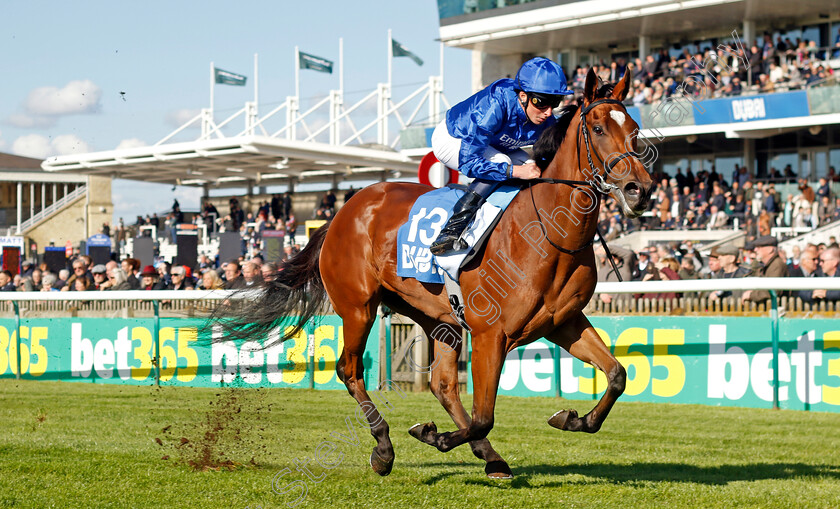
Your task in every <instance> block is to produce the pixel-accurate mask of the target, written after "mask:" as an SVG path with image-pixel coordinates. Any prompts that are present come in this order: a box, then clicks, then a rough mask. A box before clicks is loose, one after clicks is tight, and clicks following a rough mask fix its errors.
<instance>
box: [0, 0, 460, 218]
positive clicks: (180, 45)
mask: <svg viewBox="0 0 840 509" xmlns="http://www.w3.org/2000/svg"><path fill="white" fill-rule="evenodd" d="M2 11H3V13H2V16H0V41H2V46H0V51H2V55H3V57H2V60H0V68H2V73H3V79H2V80H0V83H2V84H0V95H1V96H2V97H3V100H2V101H0V151H2V152H9V153H15V154H19V155H26V156H30V157H39V158H45V157H47V156H51V155H59V154H68V153H73V152H87V151H100V150H111V149H114V148H117V147H118V146H120V145H121V144H122V146H139V145H144V144H145V145H151V144H154V143H156V142H157V141H159V140H160V139H162V138H163V137H164V136H166V135H167V134H169V133H170V132H172V131H173V130H174V129H175V128H176V127H178V126H179V125H180V124H179V120H184V119H189V115H190V114H191V113H196V112H197V111H198V110H199V109H200V108H204V107H208V106H209V102H210V98H209V95H210V92H209V88H210V85H209V76H210V71H209V67H210V62H211V61H212V62H215V64H216V66H217V67H219V68H222V69H225V70H228V71H232V72H236V73H239V74H244V75H246V76H248V78H249V81H248V86H246V87H232V86H223V85H217V86H216V89H215V93H216V98H215V101H216V110H217V111H218V112H219V113H218V115H217V119H218V118H219V117H220V116H222V115H224V114H225V113H228V114H229V113H231V112H233V111H235V110H237V109H239V108H241V107H242V106H243V105H244V103H245V101H250V100H252V99H253V87H252V83H253V81H252V80H253V60H254V53H258V54H259V62H260V63H259V78H260V80H259V81H260V82H259V88H260V102H261V105H262V106H263V108H261V110H262V112H265V111H267V108H268V107H273V105H275V104H276V103H279V102H281V101H283V100H284V99H285V97H286V96H289V95H294V46H295V45H297V46H299V47H300V49H301V51H304V52H307V53H311V54H314V55H317V56H320V57H324V58H327V59H330V60H333V61H334V62H335V63H336V66H337V64H338V39H339V37H343V39H344V69H345V71H344V76H345V90H346V91H347V92H348V95H349V92H352V91H371V90H374V89H375V87H376V84H377V83H379V82H385V81H386V80H387V58H386V55H387V53H386V51H387V31H388V29H389V28H390V29H392V30H393V37H394V39H396V40H398V41H399V42H400V43H402V44H403V45H404V46H405V47H406V48H408V49H409V50H411V51H412V52H414V53H415V54H417V55H418V56H420V57H421V58H422V59H423V60H424V61H425V64H424V65H423V66H422V67H420V66H417V65H416V64H415V63H414V62H412V61H411V60H410V59H408V58H397V59H395V60H394V71H393V73H394V79H393V84H394V86H395V87H398V86H400V85H405V86H407V85H408V84H418V85H417V86H419V84H420V83H423V82H426V81H427V80H428V77H429V76H430V75H436V74H438V71H439V68H440V62H439V43H438V42H437V41H436V39H437V37H438V35H439V33H438V29H439V20H438V15H437V2H435V1H433V0H415V1H399V0H391V1H384V0H373V1H370V0H366V1H364V2H346V1H337V0H309V1H306V2H289V1H277V0H275V1H273V2H268V1H263V2H257V1H240V2H235V3H234V2H218V1H201V2H198V1H190V2H186V1H185V2H172V1H169V2H157V1H146V2H135V3H115V2H104V1H85V2H59V1H48V2H4V5H3V9H2ZM444 61H445V71H444V84H445V95H446V96H447V98H448V99H449V101H450V102H452V103H454V102H457V101H458V100H460V99H463V98H464V97H466V96H467V95H469V93H470V52H468V51H466V50H460V49H454V48H446V49H445V52H444ZM337 88H338V75H337V70H336V72H334V73H333V74H332V75H329V74H324V73H318V72H315V71H307V70H304V71H301V96H302V97H304V98H307V97H308V98H314V97H319V96H320V97H323V96H324V95H326V94H327V93H328V92H329V90H331V89H337ZM121 92H125V94H124V95H121V94H120V93H121ZM348 98H349V97H348ZM225 116H226V115H225ZM194 136H197V133H195V135H194ZM199 196H200V191H197V190H194V189H187V188H178V189H176V190H175V191H172V188H171V186H162V185H154V184H146V183H139V184H138V183H137V182H133V181H121V180H115V182H114V186H113V198H114V205H115V216H116V217H119V216H122V217H124V218H125V219H126V221H132V220H133V218H134V217H135V216H136V215H137V214H146V213H151V212H155V211H162V210H165V209H167V208H169V206H170V205H171V203H172V198H174V197H178V199H179V200H180V201H181V203H182V206H184V207H185V208H187V209H194V208H197V207H198V197H199Z"/></svg>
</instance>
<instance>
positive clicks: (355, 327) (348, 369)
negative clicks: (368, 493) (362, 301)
mask: <svg viewBox="0 0 840 509" xmlns="http://www.w3.org/2000/svg"><path fill="white" fill-rule="evenodd" d="M336 311H337V312H338V314H339V315H340V316H341V317H342V318H343V319H344V350H343V351H342V353H341V358H340V359H339V361H338V364H337V365H336V373H337V374H338V378H339V379H341V381H342V382H344V385H345V386H346V387H347V391H348V392H349V393H350V395H351V396H353V398H354V399H355V400H356V401H357V402H358V403H359V406H360V407H361V410H362V413H364V414H365V417H367V420H368V424H369V425H370V434H371V435H373V438H375V439H376V447H374V448H373V452H372V453H371V455H370V466H371V467H372V468H373V471H374V472H376V473H377V474H379V475H388V474H390V473H391V467H393V466H394V446H393V445H392V444H391V437H390V435H389V429H388V423H387V422H385V419H384V418H383V417H382V415H381V414H380V413H379V410H377V408H376V405H375V404H374V403H373V401H371V399H370V396H369V395H368V393H367V390H366V389H365V380H364V371H365V368H364V365H363V364H362V357H363V355H364V353H365V343H366V342H367V337H368V334H369V333H370V329H371V326H372V325H373V321H374V319H375V318H376V304H375V303H373V302H370V303H368V304H367V305H365V306H363V307H360V308H353V309H349V310H348V309H342V310H339V309H336Z"/></svg>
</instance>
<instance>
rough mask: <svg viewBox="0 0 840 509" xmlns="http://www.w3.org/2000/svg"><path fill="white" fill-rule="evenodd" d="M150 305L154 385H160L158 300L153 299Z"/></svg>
mask: <svg viewBox="0 0 840 509" xmlns="http://www.w3.org/2000/svg"><path fill="white" fill-rule="evenodd" d="M152 307H153V308H154V310H155V323H154V332H153V333H154V341H152V343H153V344H154V346H155V362H154V365H155V385H156V386H158V387H160V302H159V301H157V300H153V301H152Z"/></svg>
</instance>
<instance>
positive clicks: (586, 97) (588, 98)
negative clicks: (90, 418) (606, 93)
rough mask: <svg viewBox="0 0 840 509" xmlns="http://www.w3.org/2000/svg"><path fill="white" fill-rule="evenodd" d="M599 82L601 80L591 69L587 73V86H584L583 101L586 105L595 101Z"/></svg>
mask: <svg viewBox="0 0 840 509" xmlns="http://www.w3.org/2000/svg"><path fill="white" fill-rule="evenodd" d="M599 81H600V79H599V78H598V75H597V74H595V71H594V68H592V67H590V68H589V72H588V73H586V84H585V85H584V86H583V101H584V103H585V104H590V103H592V102H593V101H595V91H596V90H598V82H599Z"/></svg>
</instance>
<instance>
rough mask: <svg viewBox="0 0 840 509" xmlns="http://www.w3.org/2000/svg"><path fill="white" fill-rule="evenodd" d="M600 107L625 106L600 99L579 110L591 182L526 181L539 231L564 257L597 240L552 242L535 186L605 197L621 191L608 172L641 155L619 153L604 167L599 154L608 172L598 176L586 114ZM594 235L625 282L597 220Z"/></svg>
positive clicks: (616, 273)
mask: <svg viewBox="0 0 840 509" xmlns="http://www.w3.org/2000/svg"><path fill="white" fill-rule="evenodd" d="M601 104H622V103H621V101H618V100H616V99H599V100H597V101H593V102H591V103H590V104H589V105H588V106H586V107H585V108H581V110H580V127H579V128H578V133H577V146H578V147H580V138H581V136H582V137H583V141H584V144H585V145H586V160H587V162H588V163H589V169H590V170H591V173H592V179H590V180H564V179H549V178H536V179H530V180H528V181H527V182H528V189H529V191H530V192H531V203H532V204H533V205H534V212H535V213H536V214H537V222H539V225H540V229H541V230H542V232H543V236H544V237H545V239H546V240H547V241H548V243H549V244H551V246H552V247H553V248H554V249H556V250H558V251H560V252H561V253H565V254H568V255H575V254H577V253H579V252H581V251H583V250H584V249H586V248H588V247H589V246H591V245H592V244H594V243H595V238H594V237H593V238H592V240H590V241H589V242H587V243H585V244H584V245H583V246H581V247H579V248H577V249H566V248H564V247H562V246H560V245H557V244H556V243H555V242H554V241H553V240H551V239H550V238H548V231H547V230H546V229H545V225H544V224H543V221H542V216H540V211H539V208H537V202H536V201H535V200H534V187H533V185H534V184H539V183H546V184H565V185H568V186H571V187H577V186H591V187H592V188H594V189H595V191H597V192H599V193H601V194H604V195H607V194H610V193H611V192H612V191H614V190H618V186H616V185H615V184H611V183H609V182H607V181H606V178H605V177H606V174H607V173H608V172H610V171H611V170H612V169H613V168H614V167H615V165H616V164H618V163H619V162H621V161H623V160H624V159H626V158H628V157H638V156H637V154H636V153H635V152H623V153H621V154H618V155H617V156H615V157H610V159H611V161H610V163H609V164H605V163H604V160H603V159H601V156H600V155H599V154H598V153H597V152H595V157H597V158H598V161H599V162H600V163H601V165H602V166H604V169H605V171H604V175H601V174H600V173H598V171H597V168H596V167H595V164H594V163H593V162H592V153H593V152H594V151H593V150H592V145H591V141H590V139H589V128H588V127H587V126H586V114H587V113H589V111H590V110H592V108H594V107H595V106H599V105H601ZM622 106H623V105H622ZM578 165H580V159H579V158H578ZM578 170H579V171H580V166H578ZM595 232H596V233H597V234H598V238H599V239H600V241H601V245H602V246H604V252H605V253H606V255H607V258H608V259H609V260H610V264H611V265H612V267H613V270H614V271H615V275H616V277H617V278H618V281H619V282H621V281H623V279H622V278H621V274H620V273H619V272H618V267H617V266H616V264H615V260H613V256H612V253H611V252H610V248H609V247H608V246H607V241H606V240H605V239H604V236H603V235H602V234H601V230H600V229H599V228H598V224H597V221H596V224H595Z"/></svg>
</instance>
